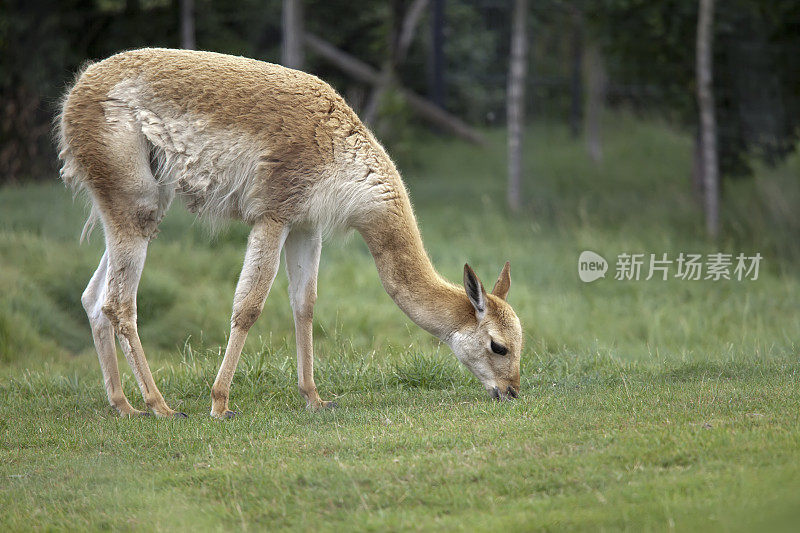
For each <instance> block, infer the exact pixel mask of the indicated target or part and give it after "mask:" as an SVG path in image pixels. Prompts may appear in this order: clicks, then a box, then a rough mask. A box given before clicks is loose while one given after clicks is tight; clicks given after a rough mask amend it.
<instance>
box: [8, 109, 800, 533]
mask: <svg viewBox="0 0 800 533" xmlns="http://www.w3.org/2000/svg"><path fill="white" fill-rule="evenodd" d="M605 126H606V127H605V130H604V150H605V153H604V160H603V162H602V163H601V164H599V165H596V164H594V163H592V162H591V161H590V160H589V159H588V158H587V156H586V155H585V150H584V148H583V145H582V143H581V142H580V141H578V140H574V139H572V138H570V137H569V135H568V134H567V131H566V128H564V127H563V126H561V125H556V124H539V125H537V126H535V127H533V128H532V129H531V130H530V131H529V133H528V136H527V138H526V147H527V150H526V182H525V198H526V201H525V210H524V212H523V213H521V214H519V215H513V214H510V213H508V212H507V211H506V209H505V206H504V190H505V181H504V180H505V165H504V156H505V147H504V138H503V136H502V134H501V133H499V132H489V135H490V138H491V145H490V146H489V147H488V148H486V149H476V148H475V147H472V146H467V145H463V144H460V143H457V142H454V141H452V140H446V139H442V138H438V137H435V136H432V135H429V134H426V135H423V136H422V137H421V138H417V139H415V140H409V141H407V142H404V143H402V144H400V145H399V147H398V149H397V151H396V153H395V156H396V157H397V159H398V163H399V165H400V168H401V169H402V170H403V175H404V179H405V180H406V182H407V184H408V187H409V190H410V193H411V196H412V200H413V201H414V205H415V208H416V211H417V216H418V220H419V223H420V227H421V231H422V234H423V238H424V240H425V244H426V247H427V249H428V251H429V254H430V256H431V258H432V260H433V262H434V264H435V265H436V266H437V268H438V269H439V271H440V272H441V273H442V274H443V275H444V276H446V277H448V278H449V279H451V280H460V279H461V272H462V268H463V265H464V263H465V262H466V261H468V262H469V263H470V265H471V266H472V267H473V268H474V269H475V271H476V272H477V273H478V275H479V276H481V278H482V280H483V282H484V284H485V285H488V286H491V285H492V284H493V282H494V280H495V278H496V276H497V275H498V273H499V271H500V268H501V267H502V265H503V263H504V262H505V261H506V260H510V261H511V275H512V285H511V292H510V295H509V301H510V303H511V304H512V305H513V306H514V308H515V309H516V311H517V314H518V315H519V317H520V319H521V321H522V324H523V328H524V330H525V342H526V345H525V349H524V351H523V357H522V387H521V397H520V399H519V400H517V401H514V402H502V403H501V402H492V401H490V400H489V398H488V396H487V395H486V393H485V392H484V391H483V390H482V388H481V387H480V384H479V383H478V381H477V380H476V379H475V378H474V377H472V376H471V374H469V373H468V372H467V371H466V370H465V369H463V368H462V367H461V366H460V365H459V364H458V362H457V361H456V360H455V358H454V357H453V355H452V354H451V353H450V351H449V349H448V348H447V346H445V345H440V343H439V342H438V341H437V340H436V339H434V338H433V337H431V336H429V335H428V334H426V333H425V332H423V331H422V330H420V329H419V328H417V327H416V326H415V325H414V324H413V323H411V322H410V321H409V320H408V319H407V318H406V317H405V316H404V315H403V314H402V313H401V312H400V310H399V309H397V308H396V307H395V305H394V304H393V302H392V301H391V300H390V299H389V297H388V296H387V295H386V294H385V293H384V292H383V289H382V287H381V285H380V281H379V279H378V276H377V272H376V271H375V267H374V265H373V263H372V258H371V256H370V255H369V253H368V251H367V249H366V246H365V245H364V243H363V241H362V240H361V238H360V237H359V236H358V235H351V236H347V235H345V236H334V237H333V238H331V239H330V240H329V241H328V242H327V243H326V244H325V246H324V248H323V252H322V261H321V267H320V278H319V298H318V304H317V307H316V310H315V319H314V320H315V324H314V330H315V331H314V334H315V350H316V365H317V366H316V368H317V371H316V375H317V379H316V381H317V385H318V388H319V390H320V394H321V396H322V397H323V399H336V401H337V403H338V406H339V407H338V408H337V409H334V410H330V411H326V412H319V413H312V412H308V411H306V409H305V408H304V405H305V402H304V401H303V400H302V399H301V397H300V395H299V393H298V392H297V389H296V373H295V372H296V371H295V360H294V359H295V356H294V334H293V333H294V329H293V323H292V319H291V310H290V307H289V303H288V297H287V289H286V276H285V274H284V273H283V272H281V273H280V274H279V276H278V278H277V280H276V282H275V284H274V286H273V289H272V292H271V295H270V297H269V299H268V300H267V304H266V306H265V309H264V312H263V314H262V315H261V318H260V319H259V321H258V322H257V323H256V325H255V326H254V328H253V329H252V330H251V333H250V336H249V338H248V343H247V345H246V347H245V352H244V355H243V358H242V362H241V363H240V365H239V369H238V371H237V374H236V377H235V379H234V385H233V389H232V397H231V405H232V408H233V409H235V410H237V411H239V412H240V413H241V416H239V417H238V418H236V419H234V420H230V421H225V422H220V421H215V420H211V419H210V418H209V416H208V412H209V409H210V398H209V393H210V387H211V383H212V382H213V379H214V376H215V372H216V369H217V368H218V365H219V363H220V361H221V351H222V350H224V343H225V339H226V334H227V332H228V325H229V318H230V306H231V299H232V295H233V289H234V286H235V284H236V279H237V276H238V274H239V269H240V267H241V262H242V258H243V254H244V247H245V241H246V237H247V228H245V227H244V226H242V225H239V224H235V223H232V224H229V225H228V226H227V227H225V228H223V229H222V231H221V232H220V233H218V234H216V235H213V236H212V235H210V234H209V230H208V228H207V227H206V225H205V224H204V223H203V222H202V221H197V220H196V219H195V218H194V216H193V215H191V214H189V213H188V212H186V211H185V210H184V209H183V207H182V206H180V202H179V201H176V203H175V205H174V206H173V208H172V210H171V212H170V214H169V215H168V216H167V218H166V219H165V221H164V222H163V224H162V226H161V228H162V229H161V233H160V235H159V237H158V239H156V240H155V241H153V243H152V244H151V246H150V250H149V255H148V261H147V265H146V268H145V271H144V276H143V279H142V283H141V285H140V288H139V325H140V335H141V338H142V341H143V343H144V346H145V350H146V352H147V354H148V359H149V361H150V364H151V367H152V368H153V370H154V374H155V376H156V381H157V382H158V384H159V386H160V388H161V390H162V392H163V394H164V396H165V398H166V400H167V402H168V403H169V404H170V406H171V407H173V408H175V409H179V410H181V411H184V412H186V413H187V414H188V415H189V418H188V419H187V420H158V419H154V418H147V419H135V420H128V419H120V418H118V417H117V416H116V415H115V413H114V412H113V410H112V409H111V408H110V407H109V406H108V404H107V401H106V398H105V391H104V389H103V386H102V378H101V373H100V368H99V365H98V363H97V358H96V355H95V353H94V349H93V347H92V345H91V336H90V330H89V327H88V322H87V320H86V317H85V315H84V313H83V310H82V308H81V306H80V294H81V292H82V290H83V288H84V287H85V285H86V283H87V281H88V279H89V277H90V276H91V274H92V272H93V270H94V268H96V265H97V262H98V261H99V258H100V255H101V253H102V235H101V231H100V230H99V229H98V230H97V231H96V232H95V234H94V235H93V236H92V237H91V239H90V240H89V242H88V243H85V244H83V245H79V244H78V235H79V233H80V228H81V227H82V223H83V219H84V218H85V215H86V211H85V209H84V206H83V203H82V201H81V200H75V201H73V199H72V198H71V196H70V194H69V192H68V191H66V190H65V189H64V187H63V186H62V185H61V184H60V183H59V182H57V180H56V179H55V178H56V176H55V174H54V175H53V179H52V180H50V181H49V182H47V183H44V184H36V185H25V186H15V187H5V188H3V189H0V479H2V482H1V483H0V526H2V528H3V529H4V530H28V529H89V530H96V529H109V528H113V529H131V530H137V529H154V530H171V529H176V528H178V529H189V528H202V529H203V530H206V529H208V530H227V529H232V528H239V529H255V530H260V529H270V530H273V529H274V530H278V529H293V530H296V529H302V530H310V529H315V530H321V531H327V530H343V529H357V530H407V529H411V530H470V531H472V530H498V529H500V528H506V529H511V530H534V529H548V530H560V529H634V530H642V529H645V530H667V529H678V530H694V529H704V530H707V529H712V530H752V529H755V528H759V527H760V528H763V527H768V528H770V529H791V526H792V524H796V523H797V520H800V511H798V509H800V420H799V417H800V357H799V356H800V353H799V350H798V340H799V339H800V335H799V334H800V276H798V268H797V266H798V264H800V247H799V246H798V242H797V235H798V234H800V217H798V216H797V206H798V205H800V184H798V180H797V176H798V174H800V156H797V155H795V156H791V157H790V158H789V159H788V160H787V161H785V162H784V163H783V164H781V165H780V166H778V167H776V168H768V167H764V166H761V165H757V167H756V175H755V177H754V178H752V179H740V180H733V181H730V182H726V185H725V190H724V209H723V218H724V228H725V230H724V233H723V237H722V238H721V239H720V240H719V242H716V243H712V242H709V241H708V240H706V239H705V238H704V236H703V232H702V228H703V226H702V214H701V212H700V208H699V205H698V204H697V202H696V201H695V199H694V198H693V197H692V194H691V188H690V184H689V173H690V169H691V149H692V138H691V135H690V134H687V133H685V132H682V131H678V130H676V129H674V128H672V127H670V126H668V125H666V124H664V123H661V122H657V121H650V120H642V119H637V118H633V117H631V116H629V115H626V114H615V115H609V116H607V117H606V125H605ZM583 250H592V251H595V252H597V253H599V254H601V255H602V256H604V257H605V258H606V259H608V260H609V263H610V268H609V272H608V273H607V274H606V278H605V279H600V280H598V281H595V282H593V283H583V282H581V281H580V280H579V278H578V275H577V260H578V256H579V254H580V253H581V252H582V251H583ZM680 252H686V253H690V252H691V253H702V254H709V253H715V252H726V253H733V254H738V253H740V252H742V253H746V254H747V255H752V254H754V253H756V252H758V253H760V254H761V255H762V256H763V258H764V259H763V260H762V263H761V265H760V271H759V277H758V279H757V280H743V281H737V280H730V281H727V280H720V281H687V280H680V279H675V278H674V277H670V279H668V280H666V281H662V280H660V279H652V280H649V281H644V280H641V281H618V280H615V279H614V261H615V259H616V257H617V256H618V254H621V253H646V254H650V253H655V254H658V255H660V254H662V253H667V254H669V256H670V257H671V258H675V257H677V255H678V254H679V253H680ZM643 277H644V276H643ZM120 368H121V369H123V383H124V386H125V389H126V393H127V395H128V398H129V399H130V400H131V403H132V404H133V405H134V406H135V407H139V408H142V407H143V402H142V400H141V396H140V395H139V392H138V390H137V387H136V383H135V381H134V379H133V377H132V375H131V373H130V371H129V369H128V367H127V364H126V362H125V360H124V358H120Z"/></svg>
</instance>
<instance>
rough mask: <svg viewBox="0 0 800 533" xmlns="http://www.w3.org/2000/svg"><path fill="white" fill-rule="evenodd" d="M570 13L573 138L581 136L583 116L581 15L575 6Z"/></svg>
mask: <svg viewBox="0 0 800 533" xmlns="http://www.w3.org/2000/svg"><path fill="white" fill-rule="evenodd" d="M570 9H571V12H572V43H571V45H572V50H571V51H572V76H571V78H572V79H571V80H570V109H569V131H570V133H571V134H572V137H573V138H577V137H578V136H580V134H581V118H582V115H583V79H582V76H583V13H582V12H581V10H580V8H578V7H577V6H575V5H572V6H571V7H570Z"/></svg>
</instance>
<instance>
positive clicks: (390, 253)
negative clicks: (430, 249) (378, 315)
mask: <svg viewBox="0 0 800 533" xmlns="http://www.w3.org/2000/svg"><path fill="white" fill-rule="evenodd" d="M391 182H392V187H393V188H394V189H395V190H396V196H395V197H394V199H393V200H392V201H391V202H390V203H389V204H387V205H386V206H381V207H380V208H377V209H376V210H375V211H374V212H373V213H372V216H370V217H369V220H368V221H367V222H365V223H364V224H361V225H359V227H358V231H359V232H360V233H361V235H362V236H363V237H364V240H365V241H366V243H367V247H368V248H369V251H370V253H371V254H372V256H373V258H374V259H375V266H376V267H377V268H378V274H379V275H380V278H381V282H382V283H383V287H384V289H385V290H386V292H387V293H388V294H389V296H390V297H391V298H392V299H393V300H394V301H395V303H396V304H397V306H398V307H400V309H401V310H402V311H403V312H404V313H405V314H406V315H408V317H409V318H410V319H411V320H413V321H414V322H415V323H416V324H417V325H418V326H420V327H421V328H423V329H424V330H426V331H428V332H429V333H431V334H433V335H435V336H436V337H439V338H440V339H443V340H447V338H448V337H449V336H450V335H451V334H452V333H453V331H455V330H456V329H458V327H459V326H460V325H461V324H462V323H463V322H464V321H465V320H468V317H469V315H470V314H471V313H472V312H473V311H472V306H471V304H470V303H469V300H468V299H467V297H466V295H465V293H464V289H463V288H461V287H459V286H456V285H453V284H451V283H449V282H447V281H446V280H444V279H443V278H442V277H441V276H440V275H439V274H438V273H437V272H436V270H435V269H434V268H433V265H432V264H431V261H430V259H429V258H428V254H427V253H426V252H425V248H424V247H423V245H422V237H421V236H420V233H419V228H418V227H417V222H416V219H415V218H414V212H413V210H412V208H411V202H410V201H409V199H408V194H407V193H406V191H405V187H404V186H403V183H402V181H401V180H400V178H399V176H396V178H395V179H392V180H391Z"/></svg>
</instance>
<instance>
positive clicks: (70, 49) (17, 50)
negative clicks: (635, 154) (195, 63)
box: [0, 0, 800, 183]
mask: <svg viewBox="0 0 800 533" xmlns="http://www.w3.org/2000/svg"><path fill="white" fill-rule="evenodd" d="M409 4H411V2H410V0H406V1H404V0H394V1H391V2H380V1H359V2H330V1H322V0H308V1H306V2H304V24H305V29H306V31H308V32H309V33H312V34H315V35H317V36H320V37H322V38H323V39H325V40H326V41H328V42H329V43H331V44H333V45H335V46H336V47H337V48H339V49H340V50H342V51H344V52H346V53H349V54H351V55H352V56H355V57H357V58H359V59H360V60H362V61H364V62H366V63H367V64H370V65H372V66H374V67H376V68H379V67H380V66H381V65H382V64H384V63H385V61H386V58H387V56H388V54H390V49H391V43H392V35H393V32H394V31H395V28H396V27H397V25H398V24H399V19H400V18H401V17H402V14H403V13H404V11H405V10H406V9H407V8H408V7H409ZM429 4H430V5H429V6H428V7H427V9H426V10H425V11H424V13H423V14H422V19H421V21H420V24H419V29H418V30H417V31H416V33H415V37H414V39H413V40H412V42H411V45H410V47H409V49H408V53H407V57H406V59H405V60H404V61H403V62H402V64H399V65H398V66H397V71H396V76H397V78H398V82H399V84H400V85H402V86H404V87H406V88H408V89H410V90H412V91H414V92H416V93H418V94H420V95H424V96H427V97H428V98H429V99H431V100H433V101H434V102H435V103H436V104H438V105H440V106H441V107H443V108H444V109H446V110H448V111H450V112H451V113H453V114H454V115H456V116H459V117H461V118H463V119H464V120H466V121H467V122H468V123H469V124H471V125H474V126H502V125H503V123H504V121H505V111H504V109H505V97H506V79H507V72H508V63H509V42H510V31H511V16H512V6H511V2H506V1H501V0H463V1H454V0H448V1H443V0H436V1H432V2H429ZM180 8H181V6H180V2H179V1H177V0H62V1H58V2H56V1H51V0H25V1H5V2H3V3H2V5H1V6H0V183H8V182H12V183H13V182H24V181H28V180H43V179H45V180H46V179H52V178H53V177H54V175H55V174H54V169H55V166H56V163H55V151H54V148H53V143H52V139H51V136H50V131H51V123H52V120H53V117H54V114H55V112H56V108H57V103H58V99H59V96H60V95H61V94H62V93H63V91H64V90H65V88H66V87H67V85H68V83H69V82H70V80H71V78H72V76H73V73H74V72H75V71H76V70H77V69H78V68H79V67H80V65H81V64H82V63H83V62H85V61H86V60H99V59H102V58H104V57H107V56H108V55H111V54H113V53H115V52H118V51H120V50H123V49H129V48H136V47H143V46H165V47H179V46H180V45H181V41H180V39H181V32H180V24H181V9H180ZM281 9H282V5H281V2H280V1H271V2H270V1H263V0H262V1H255V0H237V1H231V0H217V1H211V0H197V1H196V2H195V5H194V19H195V20H194V23H195V28H196V29H195V31H196V43H197V44H196V46H197V48H199V49H206V50H214V51H219V52H226V53H231V54H240V55H245V56H250V57H255V58H259V59H263V60H267V61H273V62H279V61H280V52H281V34H282V27H281ZM437 10H439V11H438V13H439V14H440V16H438V17H437V16H436V13H437ZM697 11H698V10H697V3H696V2H694V1H691V0H666V1H660V2H651V1H648V0H600V1H593V2H588V1H578V0H574V1H559V0H545V1H541V2H535V3H532V5H531V6H530V8H529V9H528V21H527V22H528V44H529V46H530V53H528V55H527V62H528V76H527V78H526V89H527V90H526V92H525V95H526V96H525V100H526V108H527V110H528V112H527V120H528V121H529V122H530V121H539V120H557V121H565V122H568V123H569V124H570V128H571V131H572V132H573V133H574V135H580V134H582V130H583V120H584V115H585V112H586V109H585V108H586V100H587V98H586V84H587V77H590V76H587V72H589V73H590V75H591V72H590V71H591V70H592V69H593V68H594V69H595V70H596V69H598V68H600V69H602V76H603V77H602V79H603V80H604V86H603V98H602V102H601V103H602V104H603V105H607V106H612V107H625V108H628V109H632V110H634V111H635V112H637V113H641V114H647V115H657V116H663V117H666V118H667V119H668V120H669V121H670V122H674V123H676V124H679V125H680V126H681V127H686V128H689V129H692V130H694V129H695V128H696V123H697V109H696V107H697V104H696V98H695V47H694V42H695V32H696V26H697ZM587 60H588V61H589V62H590V63H591V64H589V65H587ZM305 69H306V70H308V71H310V72H314V73H315V74H318V75H319V76H321V77H322V78H324V79H326V80H328V81H330V82H331V83H332V84H333V85H335V86H336V87H337V89H338V90H339V91H340V92H342V94H343V95H344V96H345V97H346V98H347V99H348V101H349V102H350V103H351V105H353V106H354V107H355V108H356V109H357V110H359V111H360V110H362V109H363V106H364V105H365V103H366V100H367V98H368V95H369V91H370V87H369V86H367V85H365V84H363V83H361V82H359V81H354V80H352V79H351V78H349V77H348V76H347V75H346V74H343V73H342V71H340V70H339V69H338V68H336V66H334V65H332V64H331V63H329V62H327V61H326V60H325V59H324V58H320V57H319V56H317V55H315V54H314V53H313V51H309V52H307V54H306V58H305ZM714 91H715V106H716V113H717V134H718V136H719V146H720V170H721V174H722V176H723V179H726V178H727V179H729V178H732V177H747V176H748V175H749V174H750V170H751V169H750V167H751V162H752V161H753V159H754V158H762V159H764V160H766V161H767V162H769V163H771V164H774V163H777V162H778V161H780V160H781V158H782V157H784V156H785V155H786V154H787V153H789V152H790V151H791V150H792V149H793V148H794V146H795V142H796V137H797V128H798V121H800V109H799V108H800V2H795V1H787V0H782V1H781V0H776V1H770V2H761V1H756V0H732V1H728V2H725V3H720V4H718V6H717V10H716V14H715V20H714ZM592 105H595V104H592ZM416 122H417V119H416V118H415V116H414V115H413V114H411V113H409V111H408V109H406V107H405V105H404V103H403V101H402V100H401V99H397V98H395V99H393V98H391V94H389V96H388V97H385V98H383V100H382V104H381V107H380V119H379V121H378V125H377V126H376V130H377V131H378V134H379V136H380V137H381V138H382V139H383V140H384V142H386V143H388V144H390V145H391V144H392V143H393V142H394V141H395V140H397V139H399V138H402V136H403V135H404V134H407V133H406V128H408V127H410V126H414V125H415V124H416Z"/></svg>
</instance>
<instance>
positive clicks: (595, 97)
mask: <svg viewBox="0 0 800 533" xmlns="http://www.w3.org/2000/svg"><path fill="white" fill-rule="evenodd" d="M584 64H585V65H586V92H587V98H586V114H585V115H584V129H585V135H586V151H587V152H589V157H590V158H591V159H592V161H594V162H595V163H599V162H600V161H602V160H603V145H602V139H601V128H600V119H601V117H602V116H603V107H604V105H605V100H606V71H605V67H604V65H603V56H602V54H601V53H600V47H599V45H598V44H597V43H594V42H590V43H589V45H588V46H587V47H586V59H585V61H584Z"/></svg>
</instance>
